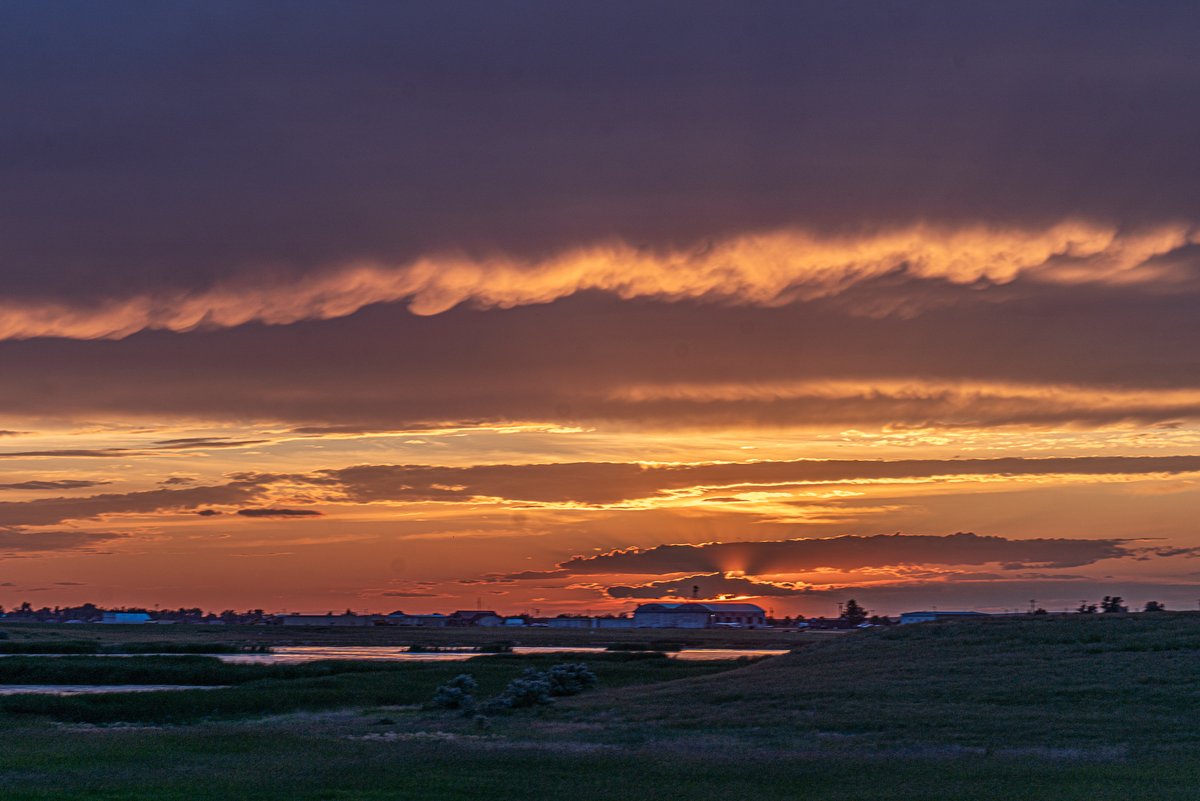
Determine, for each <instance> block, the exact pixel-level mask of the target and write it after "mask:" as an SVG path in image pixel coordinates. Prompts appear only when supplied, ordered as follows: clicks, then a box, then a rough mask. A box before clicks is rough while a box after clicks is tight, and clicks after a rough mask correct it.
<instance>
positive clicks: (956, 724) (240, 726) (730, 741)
mask: <svg viewBox="0 0 1200 801" xmlns="http://www.w3.org/2000/svg"><path fill="white" fill-rule="evenodd" d="M81 659H87V658H81ZM93 659H94V660H95V659H96V658H93ZM177 659H178V658H177ZM487 660H493V661H487ZM547 663H548V660H546V659H542V660H541V661H540V662H539V661H538V660H536V659H535V660H530V659H528V658H518V657H488V658H486V659H485V660H477V661H473V662H469V663H465V664H464V663H457V664H453V665H447V664H434V665H428V664H426V665H413V664H406V665H396V666H391V667H389V668H387V669H381V670H371V671H369V672H363V673H350V672H344V671H342V670H341V669H340V668H337V667H336V666H333V667H329V666H327V667H326V669H328V670H329V671H330V675H327V676H322V677H312V676H309V677H303V676H282V675H281V676H275V677H266V676H263V677H253V676H251V677H250V678H249V679H247V678H246V676H236V677H233V679H236V680H237V681H239V682H240V683H238V685H237V686H236V687H234V688H232V689H230V690H207V691H196V693H179V694H178V695H179V696H181V697H182V696H190V698H183V699H182V700H180V701H176V702H170V703H167V702H166V700H165V699H164V700H163V703H161V704H154V703H147V699H146V697H145V696H143V697H142V698H140V699H133V698H130V697H129V696H113V697H110V698H112V699H115V700H108V701H100V700H93V699H83V700H79V699H62V701H63V702H64V703H61V704H60V703H58V702H53V701H52V700H47V699H41V700H40V701H37V699H21V700H22V702H23V703H25V706H22V705H21V704H16V705H15V706H11V707H3V708H4V709H6V710H7V711H5V712H4V713H3V717H0V726H2V727H3V728H2V731H0V736H2V737H3V738H4V742H5V746H6V747H5V748H4V749H3V750H2V751H0V797H3V798H4V799H6V800H7V799H40V800H44V801H49V799H68V798H70V799H77V798H83V799H118V798H119V799H185V798H186V799H204V798H222V799H237V798H248V799H356V800H357V799H361V800H362V801H367V800H368V799H372V800H373V799H410V798H411V799H422V801H438V800H439V799H464V800H465V799H480V798H487V799H528V798H546V799H559V798H562V799H566V798H569V799H572V801H591V799H597V800H598V799H614V798H623V797H629V798H640V799H668V798H671V799H678V798H681V797H689V796H691V795H697V794H701V793H703V794H704V795H705V796H712V797H719V798H722V799H730V800H735V799H763V798H771V799H780V798H797V799H799V798H804V799H828V800H830V801H832V800H833V799H845V800H846V801H849V800H850V799H854V800H855V801H859V800H862V799H900V800H901V801H917V800H918V799H922V800H924V799H933V800H937V801H940V800H941V799H945V800H946V801H949V800H950V799H1022V800H1023V801H1024V800H1025V799H1046V800H1047V801H1049V799H1055V801H1059V800H1061V799H1087V801H1108V800H1109V799H1112V801H1117V799H1121V800H1122V801H1124V799H1130V798H1136V799H1164V800H1165V799H1194V798H1196V797H1197V792H1198V791H1197V788H1198V787H1200V757H1198V756H1197V755H1196V753H1197V749H1196V745H1197V744H1198V743H1200V732H1198V731H1197V730H1196V727H1195V725H1194V721H1195V720H1196V718H1197V715H1198V714H1200V617H1197V616H1193V615H1166V614H1164V615H1159V616H1155V615H1136V616H1103V617H1087V616H1075V617H1072V618H1069V619H1051V620H1037V619H1030V620H1022V621H989V622H985V623H960V624H926V625H921V626H912V627H904V628H903V629H891V630H876V631H869V632H864V633H862V634H856V635H853V636H849V637H844V638H839V639H833V640H828V641H823V642H815V643H813V644H811V645H809V646H808V647H805V648H801V649H800V650H799V651H798V652H797V653H796V654H793V655H790V656H785V657H776V658H773V659H769V660H765V661H762V662H758V663H755V664H749V665H742V666H737V665H736V664H735V665H730V664H724V665H720V664H707V665H705V664H699V665H697V664H695V663H692V664H691V665H686V666H685V665H681V664H678V663H672V662H670V661H669V660H665V659H654V658H649V659H646V658H642V659H624V660H623V659H621V658H613V657H603V658H598V659H594V660H591V664H592V665H593V667H594V669H595V670H596V672H597V674H599V675H600V678H601V682H600V686H599V688H598V689H597V690H594V691H591V692H589V693H586V694H584V695H581V696H577V697H576V698H573V699H564V700H560V701H559V702H558V703H556V704H555V705H553V706H551V707H547V708H540V709H535V710H521V711H517V712H514V713H512V714H509V715H497V716H491V717H488V718H486V719H477V718H475V717H473V716H463V715H459V714H456V713H453V712H448V711H443V710H432V709H428V708H426V707H425V706H423V704H422V702H423V700H427V699H428V697H429V693H430V691H431V689H432V687H433V686H435V685H436V684H437V683H439V682H440V681H444V680H445V679H447V678H449V677H450V676H452V675H454V674H456V673H459V672H464V671H466V672H471V673H473V674H475V675H476V677H477V678H478V679H479V680H480V683H481V685H483V689H482V691H483V692H485V693H491V692H494V691H495V690H496V689H497V688H498V687H499V686H501V685H502V684H503V683H504V682H505V681H507V680H508V678H511V677H512V676H514V675H516V674H518V673H519V672H520V671H521V670H522V669H523V667H525V666H527V665H529V664H537V665H544V664H547ZM79 664H80V665H82V664H83V662H80V663H79ZM177 664H179V665H192V667H187V668H186V669H187V670H194V669H195V667H194V665H196V664H199V663H190V662H186V661H184V662H178V663H177ZM162 666H163V667H164V668H165V667H166V663H162ZM172 669H176V668H172ZM307 669H314V668H307ZM687 671H692V672H690V673H689V672H687ZM233 679H231V680H233ZM314 682H315V683H316V684H315V685H312V683H314ZM305 683H308V684H305ZM306 688H307V689H306ZM310 691H311V692H312V693H315V696H314V697H316V696H319V697H320V700H319V702H317V703H307V702H305V703H300V704H294V705H292V706H291V707H287V708H286V709H279V708H275V707H272V706H271V704H272V703H275V702H267V704H266V707H265V708H256V707H255V703H256V702H254V701H253V699H254V698H256V697H257V698H271V697H279V698H288V697H291V698H293V699H294V698H297V697H302V696H304V695H305V693H306V692H310ZM205 693H211V694H212V695H210V696H205V695H204V694H205ZM219 693H229V694H233V696H234V697H236V698H239V699H241V702H244V705H242V706H239V704H233V705H232V706H230V707H227V708H223V707H221V705H220V704H210V705H209V706H207V707H206V703H209V702H207V701H206V700H205V699H206V698H216V697H217V695H216V694H219ZM9 700H10V701H13V702H14V703H15V701H16V699H9ZM65 702H69V703H65ZM241 702H239V703H241ZM172 703H173V704H181V705H182V706H181V707H177V708H175V711H174V712H172V714H171V715H168V716H165V717H164V716H163V715H161V713H160V712H157V711H155V710H156V709H158V708H161V707H163V706H164V704H165V706H167V707H169V706H170V704H172ZM181 709H182V710H183V712H185V713H186V714H185V713H183V712H181V711H180V710H181ZM81 710H82V711H81ZM267 713H271V714H270V716H268V717H264V714H267Z"/></svg>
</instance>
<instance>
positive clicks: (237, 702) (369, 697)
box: [0, 654, 737, 723]
mask: <svg viewBox="0 0 1200 801" xmlns="http://www.w3.org/2000/svg"><path fill="white" fill-rule="evenodd" d="M17 659H19V658H18V657H8V658H7V659H5V660H0V680H2V681H3V682H6V683H21V684H52V683H58V684H75V683H80V682H81V681H82V680H83V679H84V677H85V676H86V674H87V671H88V670H93V671H94V673H93V677H92V679H91V681H93V682H94V683H97V684H162V683H175V684H201V685H222V684H236V685H237V686H233V687H229V688H223V689H212V690H177V691H171V692H166V693H135V692H130V693H104V694H97V695H74V696H52V695H14V696H0V714H6V715H9V716H22V715H25V716H28V715H32V716H41V717H46V718H49V719H52V720H58V721H72V722H86V723H114V722H123V723H185V722H193V721H197V720H204V719H216V718H229V717H245V716H251V715H269V714H280V713H285V712H294V711H298V710H321V709H338V708H344V707H356V706H389V705H412V704H423V703H425V702H427V701H428V700H429V699H430V698H431V697H432V695H433V692H434V690H435V689H436V688H437V686H438V685H440V684H443V683H445V682H446V681H448V680H449V679H450V678H452V677H453V676H456V675H458V674H459V673H470V674H472V675H473V676H474V677H475V678H476V680H477V681H478V682H479V685H480V693H481V694H482V695H494V694H496V693H498V692H500V690H501V689H502V688H503V687H504V685H505V684H507V683H508V682H509V681H510V680H512V679H513V678H516V677H517V676H518V675H519V674H520V673H521V671H523V670H524V669H526V668H528V667H535V668H538V669H539V670H544V669H546V668H548V667H549V666H551V665H553V664H557V663H559V662H562V661H564V660H563V659H562V658H561V657H556V656H549V655H547V656H515V657H514V656H506V655H496V656H484V657H477V658H475V659H472V660H468V661H465V662H350V661H332V660H330V661H320V662H310V663H308V664H302V665H227V664H223V663H221V662H220V661H218V660H216V659H206V658H204V657H145V658H136V657H133V658H129V659H119V660H117V659H100V658H91V659H88V658H86V657H82V658H80V657H61V658H55V659H45V658H40V659H39V658H29V659H25V660H21V662H22V663H23V664H21V665H19V666H17V667H27V668H28V671H29V672H28V673H25V674H18V675H17V676H14V674H15V673H17V671H15V670H12V667H13V661H14V660H17ZM572 661H586V662H587V663H588V665H589V666H591V668H592V670H593V671H594V672H595V673H596V674H597V676H598V677H599V678H600V681H601V682H602V683H603V685H604V686H605V687H608V688H616V687H622V686H627V685H631V684H645V683H648V682H656V681H669V680H672V679H679V678H686V677H690V676H699V675H704V674H708V673H713V672H716V671H721V670H730V669H733V668H735V667H737V663H736V662H684V661H677V660H673V659H667V658H665V657H662V656H646V655H626V654H597V655H594V656H589V657H588V658H586V659H584V660H572ZM72 663H75V664H72ZM6 668H9V669H10V672H9V673H8V674H7V675H6V674H5V669H6ZM54 679H57V681H55V680H54Z"/></svg>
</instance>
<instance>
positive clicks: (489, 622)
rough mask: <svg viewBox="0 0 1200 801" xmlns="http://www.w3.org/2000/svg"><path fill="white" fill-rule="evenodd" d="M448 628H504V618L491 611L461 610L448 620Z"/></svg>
mask: <svg viewBox="0 0 1200 801" xmlns="http://www.w3.org/2000/svg"><path fill="white" fill-rule="evenodd" d="M446 625H447V626H484V627H490V626H502V625H504V618H502V617H500V616H499V615H497V614H496V613H495V612H493V611H491V610H490V609H479V610H476V609H460V610H458V611H457V612H455V613H453V614H452V615H450V617H448V618H447V619H446Z"/></svg>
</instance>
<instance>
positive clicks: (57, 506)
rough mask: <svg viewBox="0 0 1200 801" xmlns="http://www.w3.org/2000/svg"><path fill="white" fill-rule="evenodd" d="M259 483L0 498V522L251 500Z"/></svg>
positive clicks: (35, 522) (43, 522)
mask: <svg viewBox="0 0 1200 801" xmlns="http://www.w3.org/2000/svg"><path fill="white" fill-rule="evenodd" d="M262 492H263V487H262V486H261V485H260V484H257V483H255V482H252V481H231V482H229V483H227V484H222V485H218V486H211V487H190V488H186V489H156V490H145V491H141V492H127V493H105V494H101V495H91V496H87V497H82V498H39V499H37V500H32V501H5V502H0V526H47V525H53V524H55V523H61V522H63V521H66V520H90V519H94V518H97V517H101V516H103V515H110V514H152V513H155V512H173V511H190V510H192V509H194V508H196V507H198V506H206V505H208V504H240V503H246V502H248V501H253V500H255V499H256V498H258V497H259V496H260V495H261V494H262Z"/></svg>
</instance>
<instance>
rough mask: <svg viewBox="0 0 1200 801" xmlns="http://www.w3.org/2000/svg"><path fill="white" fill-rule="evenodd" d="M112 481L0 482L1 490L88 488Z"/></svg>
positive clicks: (67, 479)
mask: <svg viewBox="0 0 1200 801" xmlns="http://www.w3.org/2000/svg"><path fill="white" fill-rule="evenodd" d="M111 483H112V482H111V481H94V480H90V479H79V478H64V479H58V480H54V481H39V480H32V481H17V482H15V483H12V484H0V490H70V489H87V488H89V487H99V486H102V485H104V484H111Z"/></svg>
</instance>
